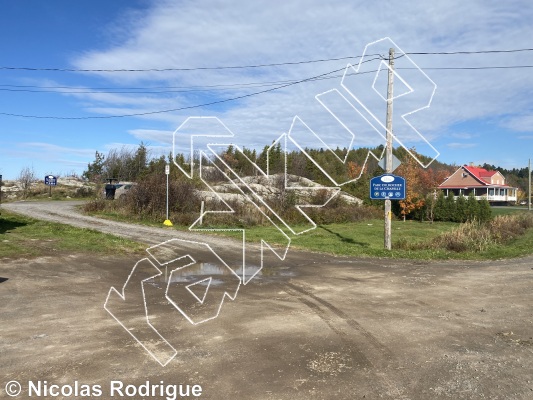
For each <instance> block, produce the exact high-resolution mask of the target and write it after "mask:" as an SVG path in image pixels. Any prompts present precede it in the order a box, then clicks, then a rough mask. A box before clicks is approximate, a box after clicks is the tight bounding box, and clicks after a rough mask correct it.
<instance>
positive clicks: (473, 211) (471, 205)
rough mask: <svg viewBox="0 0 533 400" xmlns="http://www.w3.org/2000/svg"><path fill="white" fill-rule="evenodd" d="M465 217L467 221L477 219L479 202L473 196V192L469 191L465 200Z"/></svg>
mask: <svg viewBox="0 0 533 400" xmlns="http://www.w3.org/2000/svg"><path fill="white" fill-rule="evenodd" d="M466 219H467V221H474V220H475V219H478V220H479V203H478V201H477V200H476V197H475V196H474V192H470V194H469V195H468V199H467V200H466Z"/></svg>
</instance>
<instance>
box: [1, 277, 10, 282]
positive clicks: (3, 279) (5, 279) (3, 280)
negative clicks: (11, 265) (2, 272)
mask: <svg viewBox="0 0 533 400" xmlns="http://www.w3.org/2000/svg"><path fill="white" fill-rule="evenodd" d="M8 279H9V278H2V277H1V276H0V283H4V282H5V281H7V280H8Z"/></svg>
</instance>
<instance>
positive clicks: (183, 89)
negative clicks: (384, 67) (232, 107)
mask: <svg viewBox="0 0 533 400" xmlns="http://www.w3.org/2000/svg"><path fill="white" fill-rule="evenodd" d="M400 57H401V56H400ZM400 57H396V59H398V58H400ZM374 60H376V58H374V59H373V60H372V61H374ZM521 68H533V65H504V66H479V67H420V69H422V70H489V69H521ZM396 69H397V70H409V69H411V70H413V69H418V68H415V67H403V68H396ZM377 71H378V70H371V71H365V72H360V73H359V74H367V73H372V72H377ZM348 75H349V76H350V75H357V74H355V73H351V74H348ZM339 77H342V75H333V76H321V77H317V78H309V79H306V80H304V81H306V82H307V81H320V80H327V79H336V78H339ZM299 82H301V81H300V80H280V81H270V82H269V81H266V82H249V83H240V84H239V83H235V84H225V85H206V86H176V87H173V86H168V87H147V88H127V87H125V88H91V87H76V86H33V85H0V91H4V92H25V93H60V94H71V93H72V94H82V93H85V94H91V93H110V94H112V93H121V94H164V93H190V92H212V91H227V90H239V89H240V90H242V89H247V88H258V87H265V86H267V87H268V86H277V85H283V84H292V83H299ZM33 89H38V90H33ZM47 89H57V90H47ZM78 89H79V90H78ZM148 89H157V90H148ZM174 89H176V90H174Z"/></svg>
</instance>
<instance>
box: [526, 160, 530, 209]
mask: <svg viewBox="0 0 533 400" xmlns="http://www.w3.org/2000/svg"><path fill="white" fill-rule="evenodd" d="M528 172H529V173H528V175H527V176H528V180H527V181H528V183H529V185H528V188H527V209H528V210H529V211H531V158H530V159H529V166H528Z"/></svg>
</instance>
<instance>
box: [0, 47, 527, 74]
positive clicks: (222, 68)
mask: <svg viewBox="0 0 533 400" xmlns="http://www.w3.org/2000/svg"><path fill="white" fill-rule="evenodd" d="M526 51H533V48H524V49H512V50H478V51H449V52H447V51H441V52H408V53H405V54H406V55H457V54H462V55H468V54H496V53H518V52H526ZM378 55H379V54H370V55H367V57H374V56H378ZM361 57H362V56H350V57H336V58H324V59H317V60H304V61H292V62H280V63H270V64H253V65H229V66H215V67H190V68H146V69H144V68H139V69H128V68H119V69H103V68H102V69H82V68H80V69H78V68H38V67H10V66H0V70H10V71H12V70H19V71H47V72H176V71H206V70H207V71H209V70H224V69H248V68H266V67H279V66H285V65H301V64H312V63H320V62H329V61H342V60H350V59H355V58H361ZM398 58H399V57H398Z"/></svg>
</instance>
